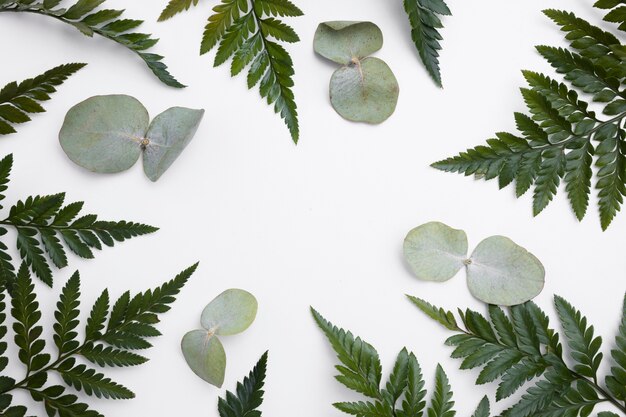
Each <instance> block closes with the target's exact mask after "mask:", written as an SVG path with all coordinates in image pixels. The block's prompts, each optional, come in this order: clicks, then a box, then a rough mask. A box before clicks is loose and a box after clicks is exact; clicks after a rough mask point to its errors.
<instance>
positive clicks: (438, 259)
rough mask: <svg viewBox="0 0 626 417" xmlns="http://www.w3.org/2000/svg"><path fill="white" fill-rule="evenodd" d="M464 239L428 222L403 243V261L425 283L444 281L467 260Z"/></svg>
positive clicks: (462, 232)
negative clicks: (404, 260)
mask: <svg viewBox="0 0 626 417" xmlns="http://www.w3.org/2000/svg"><path fill="white" fill-rule="evenodd" d="M467 246H468V245H467V235H466V234H465V232H464V231H462V230H457V229H453V228H451V227H449V226H447V225H445V224H443V223H439V222H430V223H426V224H423V225H421V226H418V227H416V228H415V229H413V230H411V231H410V232H409V233H408V234H407V236H406V238H405V239H404V258H405V259H406V262H407V263H408V264H409V267H410V268H411V270H412V271H413V273H414V274H415V276H416V277H417V278H419V279H421V280H424V281H438V282H442V281H447V280H449V279H450V278H452V277H453V276H455V275H456V274H457V273H458V272H459V271H460V270H461V269H462V268H463V265H464V262H465V259H466V257H467Z"/></svg>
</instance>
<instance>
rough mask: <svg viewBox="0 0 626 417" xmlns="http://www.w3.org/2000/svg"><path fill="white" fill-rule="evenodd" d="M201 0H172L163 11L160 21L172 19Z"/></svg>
mask: <svg viewBox="0 0 626 417" xmlns="http://www.w3.org/2000/svg"><path fill="white" fill-rule="evenodd" d="M198 1H199V0H170V2H169V3H168V4H167V6H166V7H165V9H163V11H162V12H161V15H160V16H159V19H158V21H159V22H163V21H165V20H167V19H171V18H172V17H174V16H176V15H177V14H178V13H182V12H184V11H186V10H189V9H190V8H191V6H197V5H198Z"/></svg>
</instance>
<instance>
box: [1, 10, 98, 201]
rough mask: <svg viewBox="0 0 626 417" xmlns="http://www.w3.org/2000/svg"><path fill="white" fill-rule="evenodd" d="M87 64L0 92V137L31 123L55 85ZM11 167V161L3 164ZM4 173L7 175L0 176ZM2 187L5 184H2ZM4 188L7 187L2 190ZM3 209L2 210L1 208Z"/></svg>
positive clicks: (54, 70) (48, 73)
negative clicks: (16, 126)
mask: <svg viewBox="0 0 626 417" xmlns="http://www.w3.org/2000/svg"><path fill="white" fill-rule="evenodd" d="M0 10H1V9H0ZM85 65H86V64H65V65H59V66H58V67H55V68H52V69H50V70H48V71H46V72H44V73H43V74H41V75H39V76H37V77H35V78H29V79H27V80H24V81H22V82H20V83H17V82H12V83H9V84H7V85H5V86H4V87H3V88H2V90H0V135H8V134H10V133H15V132H16V131H15V126H14V125H15V124H19V123H24V122H28V121H30V120H31V119H30V117H29V116H28V114H32V113H42V112H45V110H44V108H43V107H42V106H41V104H39V103H40V102H42V101H46V100H49V99H50V94H51V93H54V92H55V91H56V88H55V87H57V86H59V85H61V84H63V82H64V81H65V80H67V78H68V77H70V76H71V75H73V74H74V73H75V72H76V71H78V70H80V69H81V68H83V67H84V66H85ZM5 164H6V165H9V168H8V169H9V170H10V165H11V161H8V162H6V163H5ZM2 168H5V169H6V166H5V167H0V171H2V172H0V178H4V179H8V172H7V171H3V170H2ZM5 173H6V176H4V177H3V176H2V175H3V174H5ZM2 184H3V186H4V184H6V182H4V183H2ZM4 189H6V188H4ZM0 208H2V207H0Z"/></svg>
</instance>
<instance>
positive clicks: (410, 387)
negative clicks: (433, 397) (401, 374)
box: [397, 353, 426, 417]
mask: <svg viewBox="0 0 626 417" xmlns="http://www.w3.org/2000/svg"><path fill="white" fill-rule="evenodd" d="M424 385H425V382H424V378H423V377H422V369H421V368H420V365H419V362H418V361H417V358H416V357H415V355H414V354H413V353H410V354H409V361H408V372H407V386H406V392H405V395H404V400H403V401H402V409H401V410H398V412H397V414H398V417H412V416H421V415H422V413H423V411H424V409H425V408H426V390H425V389H424Z"/></svg>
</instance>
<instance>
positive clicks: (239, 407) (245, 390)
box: [217, 352, 268, 417]
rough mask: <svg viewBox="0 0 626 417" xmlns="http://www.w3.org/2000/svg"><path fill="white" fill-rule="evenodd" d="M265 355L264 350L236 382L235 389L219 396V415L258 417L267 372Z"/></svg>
mask: <svg viewBox="0 0 626 417" xmlns="http://www.w3.org/2000/svg"><path fill="white" fill-rule="evenodd" d="M267 356H268V352H265V353H264V354H263V356H261V359H259V361H258V362H257V364H256V365H255V366H254V368H253V369H252V371H250V374H249V375H248V376H247V377H245V378H244V379H243V381H242V382H238V383H237V390H236V391H235V392H234V393H233V392H230V391H227V392H226V396H225V398H222V397H220V399H219V400H218V404H217V408H218V411H219V414H220V417H260V416H261V412H260V411H259V410H258V409H259V407H260V406H261V404H263V394H264V391H263V385H265V374H266V372H267Z"/></svg>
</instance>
